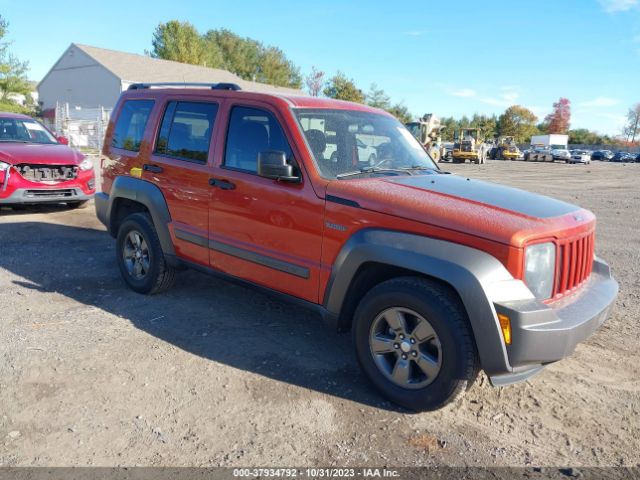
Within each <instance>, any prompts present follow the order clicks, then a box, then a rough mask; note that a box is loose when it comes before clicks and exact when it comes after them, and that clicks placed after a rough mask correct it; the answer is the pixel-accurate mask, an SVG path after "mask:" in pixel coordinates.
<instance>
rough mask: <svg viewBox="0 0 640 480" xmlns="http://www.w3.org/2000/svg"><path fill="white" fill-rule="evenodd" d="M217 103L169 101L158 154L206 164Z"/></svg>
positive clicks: (157, 150) (159, 137)
mask: <svg viewBox="0 0 640 480" xmlns="http://www.w3.org/2000/svg"><path fill="white" fill-rule="evenodd" d="M217 113H218V105H217V104H215V103H202V102H169V104H168V105H167V109H166V110H165V112H164V117H163V119H162V126H161V127H160V133H159V134H158V141H157V142H156V153H158V154H160V155H167V156H170V157H175V158H179V159H183V160H188V161H193V162H198V163H206V162H207V157H208V156H209V143H210V141H211V133H212V132H213V127H214V123H215V119H216V114H217Z"/></svg>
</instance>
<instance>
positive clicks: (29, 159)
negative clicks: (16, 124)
mask: <svg viewBox="0 0 640 480" xmlns="http://www.w3.org/2000/svg"><path fill="white" fill-rule="evenodd" d="M83 158H84V155H82V153H80V152H79V151H77V150H75V149H73V148H71V147H68V146H67V145H61V144H51V145H43V144H38V143H13V142H0V161H3V162H7V163H11V164H12V165H18V164H20V163H29V164H45V165H47V164H48V165H69V164H77V163H79V162H81V161H82V159H83Z"/></svg>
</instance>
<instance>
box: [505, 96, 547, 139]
mask: <svg viewBox="0 0 640 480" xmlns="http://www.w3.org/2000/svg"><path fill="white" fill-rule="evenodd" d="M537 121H538V118H537V117H536V116H535V115H534V114H533V112H532V111H531V110H529V109H527V108H525V107H521V106H520V105H512V106H510V107H509V108H507V109H506V110H505V112H504V113H503V114H502V115H500V117H499V118H498V123H497V130H498V134H499V135H509V136H513V137H515V140H516V142H517V143H524V142H525V141H527V140H528V139H529V138H530V137H531V135H534V134H535V133H536V131H537V129H536V122H537Z"/></svg>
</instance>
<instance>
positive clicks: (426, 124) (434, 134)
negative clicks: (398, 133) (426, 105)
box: [404, 113, 444, 162]
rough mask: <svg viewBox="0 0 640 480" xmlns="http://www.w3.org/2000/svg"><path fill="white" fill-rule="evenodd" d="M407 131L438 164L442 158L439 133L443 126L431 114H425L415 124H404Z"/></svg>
mask: <svg viewBox="0 0 640 480" xmlns="http://www.w3.org/2000/svg"><path fill="white" fill-rule="evenodd" d="M404 126H405V127H407V130H409V131H410V132H411V134H412V135H413V136H414V137H415V138H416V139H417V140H418V141H419V142H420V143H421V144H422V146H423V147H424V149H425V150H426V151H427V153H429V155H431V158H433V160H435V161H436V162H439V161H440V160H441V159H442V158H443V157H444V152H443V151H442V150H443V148H442V138H441V137H440V132H442V129H443V128H444V126H443V125H442V124H441V123H440V119H439V118H438V117H436V116H435V115H434V114H433V113H425V114H424V115H423V116H422V117H421V118H419V119H418V120H417V121H415V122H409V123H405V124H404Z"/></svg>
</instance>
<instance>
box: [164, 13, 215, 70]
mask: <svg viewBox="0 0 640 480" xmlns="http://www.w3.org/2000/svg"><path fill="white" fill-rule="evenodd" d="M151 45H152V46H153V50H152V51H151V56H152V57H154V58H162V59H164V60H173V61H174V62H181V63H191V64H193V65H205V64H206V63H207V60H210V57H211V55H210V54H207V53H206V50H205V45H204V43H203V41H202V37H201V36H200V33H198V30H196V27H194V26H193V25H192V24H190V23H189V22H180V21H178V20H171V21H169V22H167V23H161V24H159V25H158V26H157V27H156V29H155V31H154V32H153V39H152V40H151ZM209 66H210V67H213V66H214V65H209Z"/></svg>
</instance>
